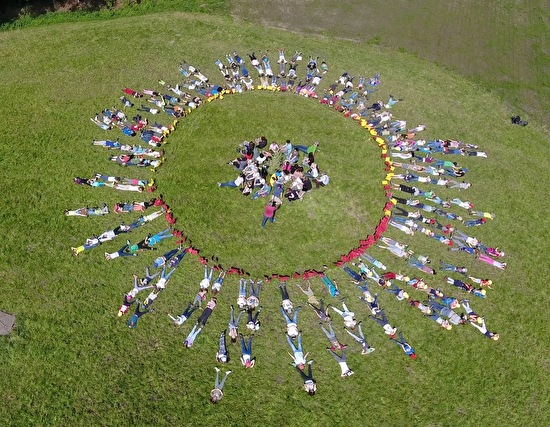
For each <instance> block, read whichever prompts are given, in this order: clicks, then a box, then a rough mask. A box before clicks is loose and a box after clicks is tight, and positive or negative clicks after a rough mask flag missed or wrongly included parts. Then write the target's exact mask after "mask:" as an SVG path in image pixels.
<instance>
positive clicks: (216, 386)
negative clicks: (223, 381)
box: [214, 366, 221, 390]
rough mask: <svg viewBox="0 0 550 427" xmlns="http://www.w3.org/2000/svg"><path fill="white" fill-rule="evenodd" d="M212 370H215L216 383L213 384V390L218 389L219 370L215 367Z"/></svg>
mask: <svg viewBox="0 0 550 427" xmlns="http://www.w3.org/2000/svg"><path fill="white" fill-rule="evenodd" d="M214 369H215V370H216V382H215V383H214V388H217V389H220V390H221V388H220V368H218V367H217V366H214Z"/></svg>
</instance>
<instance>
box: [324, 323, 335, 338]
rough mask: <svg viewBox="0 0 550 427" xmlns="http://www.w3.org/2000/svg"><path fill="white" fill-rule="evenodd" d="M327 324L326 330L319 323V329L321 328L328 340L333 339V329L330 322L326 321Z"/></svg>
mask: <svg viewBox="0 0 550 427" xmlns="http://www.w3.org/2000/svg"><path fill="white" fill-rule="evenodd" d="M328 326H329V328H330V330H327V329H326V328H325V326H324V325H323V324H322V323H321V329H322V330H323V332H324V333H325V335H326V336H327V338H328V340H329V341H334V338H335V335H334V329H333V328H332V322H328Z"/></svg>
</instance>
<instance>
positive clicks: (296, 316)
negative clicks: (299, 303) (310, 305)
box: [292, 307, 300, 325]
mask: <svg viewBox="0 0 550 427" xmlns="http://www.w3.org/2000/svg"><path fill="white" fill-rule="evenodd" d="M298 311H300V307H296V309H295V310H294V316H293V317H292V322H294V323H295V324H296V325H297V324H298Z"/></svg>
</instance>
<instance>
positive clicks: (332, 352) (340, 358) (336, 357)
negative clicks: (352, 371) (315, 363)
mask: <svg viewBox="0 0 550 427" xmlns="http://www.w3.org/2000/svg"><path fill="white" fill-rule="evenodd" d="M327 351H328V352H329V353H330V354H331V355H332V357H334V360H336V361H337V362H338V363H340V362H345V361H346V359H345V358H344V355H345V354H346V350H344V352H343V353H342V357H340V356H338V354H336V353H335V352H334V351H332V350H331V349H330V348H327Z"/></svg>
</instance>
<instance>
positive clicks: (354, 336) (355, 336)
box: [344, 323, 362, 343]
mask: <svg viewBox="0 0 550 427" xmlns="http://www.w3.org/2000/svg"><path fill="white" fill-rule="evenodd" d="M344 331H346V332H347V333H348V334H349V335H350V336H351V337H352V338H353V339H354V340H355V341H357V342H358V343H360V342H361V341H362V338H361V337H359V336H357V335H355V334H354V333H353V332H351V331H350V330H349V329H348V328H344ZM359 333H361V323H359ZM361 335H362V333H361Z"/></svg>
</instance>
